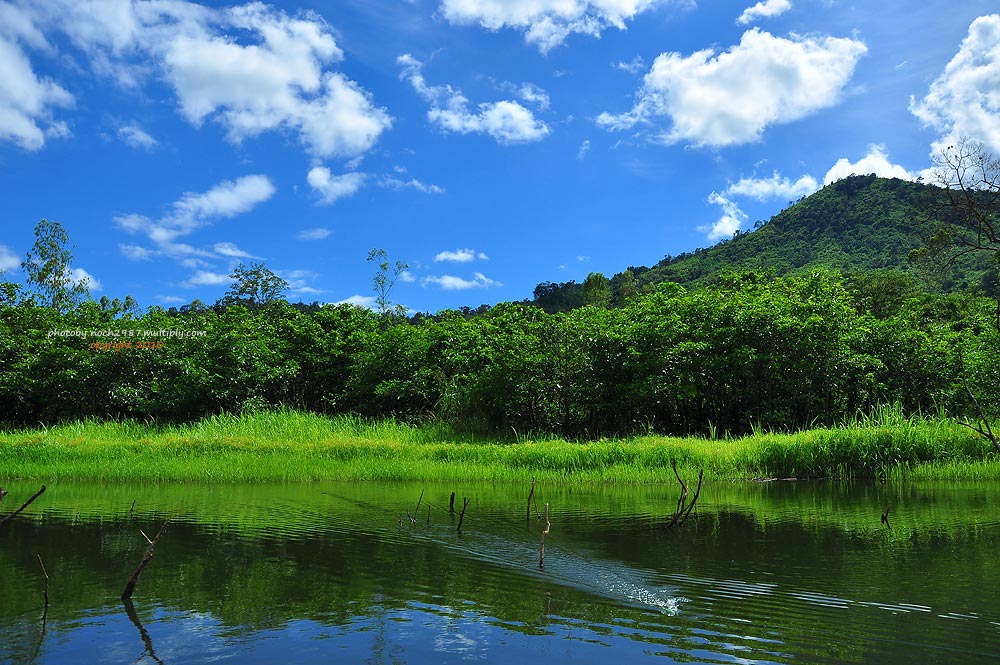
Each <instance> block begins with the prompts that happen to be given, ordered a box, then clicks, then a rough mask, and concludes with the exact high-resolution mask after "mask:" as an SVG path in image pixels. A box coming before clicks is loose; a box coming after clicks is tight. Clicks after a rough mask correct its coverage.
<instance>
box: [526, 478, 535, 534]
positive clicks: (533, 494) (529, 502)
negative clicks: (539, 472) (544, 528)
mask: <svg viewBox="0 0 1000 665" xmlns="http://www.w3.org/2000/svg"><path fill="white" fill-rule="evenodd" d="M534 498H535V477H534V476H532V477H531V491H530V492H528V514H527V517H525V520H526V521H527V522H528V524H529V526H530V525H531V500H532V499H534Z"/></svg>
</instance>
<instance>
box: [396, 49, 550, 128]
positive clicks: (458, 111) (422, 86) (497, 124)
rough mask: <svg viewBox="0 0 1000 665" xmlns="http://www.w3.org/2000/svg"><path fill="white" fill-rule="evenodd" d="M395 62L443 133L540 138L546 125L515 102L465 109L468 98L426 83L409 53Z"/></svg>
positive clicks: (449, 89)
mask: <svg viewBox="0 0 1000 665" xmlns="http://www.w3.org/2000/svg"><path fill="white" fill-rule="evenodd" d="M396 62H397V63H398V64H399V65H401V66H402V68H403V71H402V73H401V74H400V78H403V79H406V80H408V81H409V82H410V84H411V85H412V86H413V88H414V90H416V91H417V93H418V94H419V95H420V96H421V97H423V98H424V99H425V100H426V101H427V102H428V103H430V105H431V108H430V110H429V111H428V112H427V119H428V120H429V121H430V122H431V123H432V124H435V125H437V126H438V127H440V128H441V129H443V130H444V131H446V132H456V133H459V134H488V135H489V136H491V137H493V139H494V140H496V141H497V142H498V143H500V144H512V143H528V142H531V141H540V140H541V139H543V138H545V137H546V136H547V135H548V133H549V127H548V125H546V124H545V123H544V122H542V121H541V120H538V119H537V118H535V116H534V114H533V113H532V112H531V111H530V110H528V109H526V108H525V107H523V106H521V105H520V104H519V103H518V102H514V101H510V100H504V101H499V102H488V103H483V104H479V106H478V107H477V109H478V112H472V111H470V110H469V100H468V99H466V97H465V96H464V95H463V94H462V91H461V90H457V89H455V88H452V87H451V86H450V85H438V86H429V85H427V82H426V81H425V80H424V76H423V71H422V70H423V66H424V65H423V63H422V62H420V61H419V60H417V59H416V58H414V57H413V56H412V55H410V54H409V53H405V54H403V55H401V56H399V57H398V58H396Z"/></svg>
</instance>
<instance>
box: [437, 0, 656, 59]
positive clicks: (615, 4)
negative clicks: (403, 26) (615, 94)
mask: <svg viewBox="0 0 1000 665" xmlns="http://www.w3.org/2000/svg"><path fill="white" fill-rule="evenodd" d="M655 4H656V1H655V0H442V2H441V11H442V13H443V14H444V17H445V18H446V19H447V20H449V21H451V22H452V23H458V24H466V25H467V24H473V23H478V24H479V25H481V26H482V27H484V28H486V29H487V30H499V29H501V28H513V29H515V30H523V31H524V33H525V35H524V39H525V41H527V42H528V43H529V44H534V45H535V46H537V47H538V49H539V50H540V51H541V52H542V53H546V52H548V51H549V50H550V49H552V48H554V47H556V46H559V45H560V44H562V43H563V41H565V39H566V37H568V36H569V35H570V34H572V33H579V34H585V35H591V36H594V37H599V36H600V35H601V32H603V31H604V30H605V29H607V28H611V27H614V28H618V29H619V30H624V29H625V24H626V22H627V21H629V20H631V19H632V18H634V17H635V16H636V15H637V14H639V13H641V12H644V11H646V10H647V9H649V8H650V7H652V6H653V5H655Z"/></svg>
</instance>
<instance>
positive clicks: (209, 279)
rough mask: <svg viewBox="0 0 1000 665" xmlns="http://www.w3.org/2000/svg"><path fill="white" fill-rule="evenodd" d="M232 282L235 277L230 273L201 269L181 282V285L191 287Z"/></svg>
mask: <svg viewBox="0 0 1000 665" xmlns="http://www.w3.org/2000/svg"><path fill="white" fill-rule="evenodd" d="M232 282H233V278H232V277H230V276H229V274H228V273H220V272H210V271H208V270H199V271H198V272H196V273H195V274H194V275H192V276H191V277H190V278H189V279H187V280H186V281H183V282H181V286H183V287H184V288H188V289H190V288H194V287H196V286H219V285H221V284H232Z"/></svg>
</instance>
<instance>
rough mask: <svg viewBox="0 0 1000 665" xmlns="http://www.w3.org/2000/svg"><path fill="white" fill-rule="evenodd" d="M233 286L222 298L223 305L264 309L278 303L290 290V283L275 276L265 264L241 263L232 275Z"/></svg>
mask: <svg viewBox="0 0 1000 665" xmlns="http://www.w3.org/2000/svg"><path fill="white" fill-rule="evenodd" d="M230 277H231V278H233V280H234V281H233V284H232V286H230V287H229V290H228V291H227V292H226V295H224V296H223V297H222V301H221V302H222V304H223V305H236V304H239V305H246V306H248V307H251V308H257V307H263V306H265V305H270V304H273V303H276V302H278V301H279V300H281V299H282V294H283V293H284V292H285V291H286V290H288V282H286V281H285V280H284V279H282V278H281V277H278V275H276V274H274V272H272V271H271V270H270V269H268V268H267V267H266V266H265V265H264V264H263V263H251V264H250V265H249V266H247V265H244V264H243V263H240V264H239V265H238V266H236V269H235V270H233V273H232V274H231V275H230Z"/></svg>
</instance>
